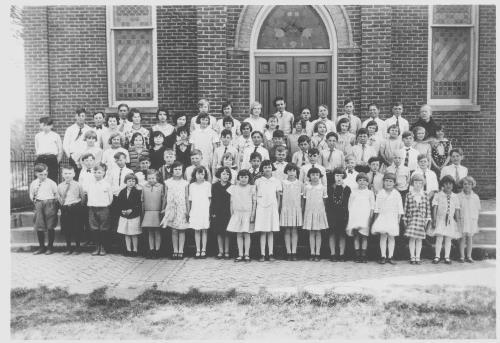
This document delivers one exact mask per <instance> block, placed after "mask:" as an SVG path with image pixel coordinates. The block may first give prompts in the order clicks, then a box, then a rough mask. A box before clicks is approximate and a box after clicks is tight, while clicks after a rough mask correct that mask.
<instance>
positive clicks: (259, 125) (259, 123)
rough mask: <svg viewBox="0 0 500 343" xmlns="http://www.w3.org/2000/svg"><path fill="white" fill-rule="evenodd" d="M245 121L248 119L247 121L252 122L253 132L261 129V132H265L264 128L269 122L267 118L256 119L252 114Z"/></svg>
mask: <svg viewBox="0 0 500 343" xmlns="http://www.w3.org/2000/svg"><path fill="white" fill-rule="evenodd" d="M243 121H246V122H248V123H250V125H252V132H253V131H260V132H262V133H264V129H265V128H266V124H267V120H265V119H264V118H262V117H258V118H257V119H254V118H253V117H252V116H250V117H248V118H246V119H245V120H243Z"/></svg>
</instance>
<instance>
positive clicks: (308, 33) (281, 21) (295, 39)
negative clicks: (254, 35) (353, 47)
mask: <svg viewBox="0 0 500 343" xmlns="http://www.w3.org/2000/svg"><path fill="white" fill-rule="evenodd" d="M257 48H258V49H329V48H330V41H329V39H328V32H327V31H326V27H325V24H324V23H323V20H321V17H320V16H319V15H318V13H317V12H316V11H315V10H314V9H313V8H312V6H276V7H275V8H273V10H272V11H271V13H269V15H268V16H267V18H266V20H265V21H264V23H263V24H262V27H261V29H260V33H259V39H258V41H257Z"/></svg>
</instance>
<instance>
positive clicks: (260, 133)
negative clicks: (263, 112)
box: [250, 131, 264, 138]
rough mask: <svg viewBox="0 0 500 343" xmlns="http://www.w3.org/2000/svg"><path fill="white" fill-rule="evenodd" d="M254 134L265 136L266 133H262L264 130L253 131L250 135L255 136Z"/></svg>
mask: <svg viewBox="0 0 500 343" xmlns="http://www.w3.org/2000/svg"><path fill="white" fill-rule="evenodd" d="M254 135H259V136H260V138H264V135H263V134H262V132H260V131H253V132H252V133H251V134H250V137H252V138H253V136H254Z"/></svg>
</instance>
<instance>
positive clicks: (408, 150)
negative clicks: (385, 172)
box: [405, 148, 410, 167]
mask: <svg viewBox="0 0 500 343" xmlns="http://www.w3.org/2000/svg"><path fill="white" fill-rule="evenodd" d="M409 160H410V148H406V157H405V167H408V161H409Z"/></svg>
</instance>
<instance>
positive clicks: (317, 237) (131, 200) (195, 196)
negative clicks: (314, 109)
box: [30, 160, 480, 264]
mask: <svg viewBox="0 0 500 343" xmlns="http://www.w3.org/2000/svg"><path fill="white" fill-rule="evenodd" d="M171 167H172V168H171V171H172V177H171V178H169V179H167V180H166V181H165V183H164V185H163V184H162V183H160V182H159V173H158V171H156V170H148V172H147V177H146V180H147V183H146V184H145V185H144V186H143V187H141V188H142V189H141V190H140V189H138V188H137V187H136V184H137V177H136V176H135V175H134V174H128V175H126V176H125V178H124V182H125V183H126V187H125V188H123V189H122V190H121V191H120V192H119V194H118V196H117V197H116V199H113V192H112V189H111V185H110V184H109V183H108V182H107V181H106V180H105V179H104V176H105V174H106V165H104V164H102V163H99V164H97V165H96V166H95V167H94V180H93V182H89V183H88V184H87V185H86V191H85V192H84V191H83V189H82V186H81V185H80V184H79V183H77V182H75V181H74V180H73V178H74V169H73V167H64V168H63V179H64V181H63V182H62V183H61V184H60V185H58V186H57V185H56V184H55V183H54V182H53V181H52V180H50V179H48V178H47V166H46V165H44V164H38V165H36V166H35V173H36V175H37V179H36V180H34V181H33V182H32V184H31V186H30V197H31V199H32V200H33V201H34V204H35V224H34V228H35V230H36V231H37V234H38V239H39V244H40V248H39V249H38V250H37V251H36V252H35V254H41V253H45V254H51V253H53V243H54V228H55V226H56V225H57V210H58V208H59V207H60V208H61V231H62V233H63V234H64V236H65V238H66V242H67V245H68V251H67V252H66V254H71V253H73V252H74V253H79V252H80V246H79V242H80V238H81V237H80V235H81V233H82V225H83V224H82V223H83V222H84V221H85V220H86V218H85V214H84V211H83V209H84V206H83V204H84V203H85V202H86V205H87V207H88V223H89V225H90V229H91V232H92V234H93V240H94V241H95V242H96V250H95V251H94V252H93V253H92V255H105V254H106V249H107V243H108V238H109V237H108V234H109V231H110V227H111V224H110V222H111V221H112V217H113V214H112V212H113V209H112V207H113V206H114V207H115V211H118V214H119V221H118V229H117V232H118V233H120V234H122V235H124V236H125V242H126V247H127V255H132V256H134V255H137V246H138V236H139V235H140V234H141V233H142V230H143V229H144V230H147V231H148V239H149V247H150V252H149V254H148V256H149V257H151V258H157V257H158V255H159V249H160V244H161V232H160V230H161V228H167V227H168V228H171V230H172V244H173V258H174V259H182V258H183V254H184V243H185V230H186V229H193V230H195V242H196V257H198V258H204V257H206V244H207V231H208V229H209V228H211V229H212V230H214V231H215V232H216V234H217V242H218V247H219V254H218V255H217V257H218V258H229V236H228V233H236V240H237V246H238V257H237V258H236V260H235V261H237V262H239V261H249V260H250V256H249V249H250V244H251V234H252V233H254V232H260V258H259V261H265V260H266V259H268V260H270V261H272V260H274V254H273V252H274V244H273V243H274V241H273V239H274V232H278V231H280V228H281V229H282V230H283V233H284V240H285V246H286V251H287V259H288V260H296V259H297V257H296V249H297V237H298V232H297V231H298V229H299V228H302V229H303V230H306V231H309V244H310V253H311V260H313V261H319V255H320V247H321V230H326V229H329V231H330V232H329V245H330V251H331V260H332V261H345V256H344V251H345V241H346V236H349V237H353V241H354V249H355V252H356V258H355V261H356V262H367V259H366V251H367V242H368V236H369V235H370V234H378V235H379V236H380V241H379V242H380V254H381V258H380V260H379V263H382V264H385V263H390V264H394V263H395V262H394V260H393V252H394V246H395V237H396V236H399V232H400V222H401V220H402V221H403V223H404V228H405V231H404V235H405V236H406V237H408V238H409V249H410V256H411V258H410V263H412V264H420V263H421V259H420V251H421V247H422V239H424V238H425V237H426V235H429V236H435V237H436V245H435V247H436V248H435V253H436V254H435V258H434V260H433V263H439V261H440V253H441V248H442V244H443V242H444V250H445V254H444V261H445V263H447V264H449V263H451V260H450V249H451V241H452V239H457V238H460V259H459V261H460V262H465V261H467V262H472V257H471V250H472V236H473V235H474V234H475V233H476V232H477V231H478V225H477V222H478V214H479V210H480V204H479V198H478V196H477V195H476V194H475V193H474V192H473V191H472V188H473V187H474V186H475V181H474V179H473V178H472V177H470V176H467V177H465V178H463V179H461V180H460V185H461V187H462V188H463V190H462V192H461V193H459V194H456V193H453V187H454V186H455V181H454V179H453V178H452V177H450V176H444V177H443V178H442V179H441V181H440V183H439V186H440V189H441V191H440V192H438V193H436V194H435V195H434V196H433V197H432V198H431V197H430V196H429V194H428V192H426V191H425V190H424V185H425V180H424V176H423V175H421V174H419V173H414V174H413V175H412V177H411V181H410V184H411V188H410V192H409V193H407V194H403V197H402V195H401V193H400V192H399V191H398V190H397V189H395V184H396V175H395V174H394V173H391V172H386V173H385V174H384V175H383V178H382V183H383V188H382V189H381V190H379V191H378V192H377V193H376V195H375V192H374V191H373V190H372V189H369V187H368V186H369V182H370V178H369V177H368V175H367V174H365V173H362V172H361V173H358V174H357V176H356V183H357V187H353V189H351V188H350V187H349V186H347V185H346V184H345V182H344V181H345V178H346V177H347V173H346V171H345V170H344V169H342V168H335V169H334V170H333V171H332V172H331V175H329V180H331V182H329V184H330V185H329V186H328V187H327V186H325V185H324V184H323V183H322V181H321V179H322V177H323V176H324V175H323V172H322V171H321V170H320V169H318V168H316V167H311V168H310V169H309V170H308V171H307V178H308V182H306V183H303V182H301V181H300V180H299V178H298V175H299V171H300V170H299V168H298V167H297V166H296V165H295V164H293V163H289V164H287V165H286V167H285V168H284V170H283V172H284V174H285V175H286V178H285V179H284V180H283V181H280V180H279V179H277V178H276V177H274V176H273V171H274V170H275V168H274V165H273V164H272V163H271V162H270V161H269V160H266V161H263V162H262V163H261V165H260V177H258V178H257V179H255V180H253V177H252V174H251V172H250V171H249V170H247V169H242V170H240V171H239V172H238V174H237V182H236V183H235V184H231V178H232V175H233V172H232V170H231V169H230V168H229V167H221V168H219V169H218V170H217V172H216V177H217V179H218V181H217V182H216V183H214V184H210V183H209V182H208V178H209V172H208V171H207V169H206V168H205V167H203V166H198V167H195V168H194V169H193V171H192V173H191V180H190V182H188V181H187V180H185V179H184V178H183V166H182V164H181V163H179V162H177V161H176V162H174V163H173V164H172V166H171ZM252 181H254V182H253V183H254V185H252V184H251V183H252ZM403 199H404V204H405V205H404V206H403ZM112 204H113V206H111V205H112ZM162 217H163V218H162ZM82 219H83V220H82ZM44 232H48V248H45V242H44V241H45V237H44V236H45V235H44ZM72 241H75V243H76V249H75V250H73V248H72V246H71V242H72ZM465 243H467V254H466V256H465V254H464V249H465ZM337 244H338V246H339V250H338V252H339V253H338V254H337V250H336V246H337ZM266 247H267V254H266Z"/></svg>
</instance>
